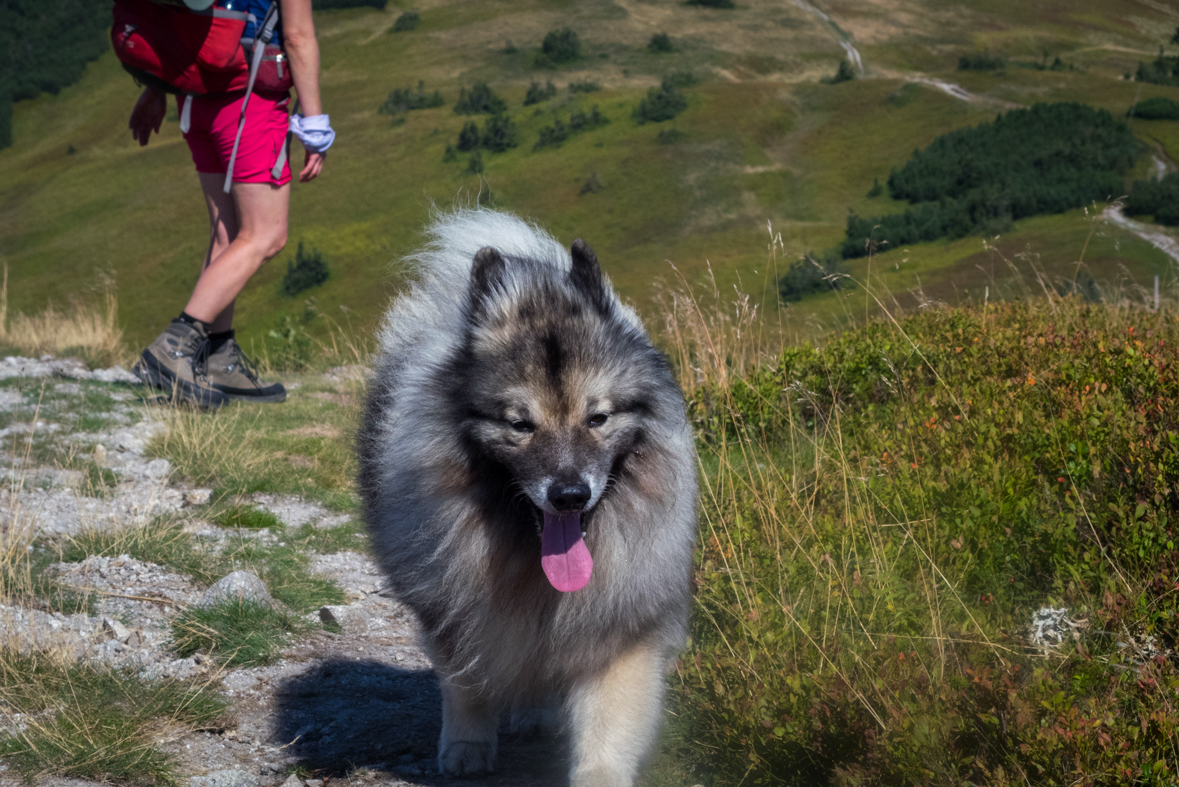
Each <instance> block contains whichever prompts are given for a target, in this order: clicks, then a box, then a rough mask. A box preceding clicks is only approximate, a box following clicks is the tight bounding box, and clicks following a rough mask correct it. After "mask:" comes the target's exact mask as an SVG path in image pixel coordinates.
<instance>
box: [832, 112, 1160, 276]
mask: <svg viewBox="0 0 1179 787" xmlns="http://www.w3.org/2000/svg"><path fill="white" fill-rule="evenodd" d="M1141 148H1142V146H1141V143H1139V142H1138V141H1137V140H1135V139H1134V135H1133V134H1132V133H1131V132H1130V130H1129V129H1128V128H1127V127H1126V124H1125V123H1123V122H1121V121H1119V120H1115V119H1114V118H1113V116H1112V115H1110V114H1109V113H1108V112H1106V111H1104V110H1097V109H1093V108H1092V107H1089V106H1086V105H1084V104H1075V103H1060V104H1036V105H1035V106H1033V107H1031V108H1030V109H1016V110H1012V111H1010V112H1007V113H1006V114H1003V115H1000V116H999V117H998V118H996V119H995V121H994V122H992V123H983V124H981V125H979V126H975V127H973V128H968V129H962V130H960V131H954V132H951V133H949V134H944V135H942V136H940V137H938V138H937V139H936V140H934V142H933V144H931V145H930V146H929V147H927V148H925V149H924V150H918V151H914V153H913V156H912V158H910V159H909V161H908V162H907V163H906V164H905V165H904V166H903V167H901V168H900V169H899V170H896V169H894V170H893V171H892V174H890V175H889V178H888V188H889V191H890V192H891V194H892V197H893V199H903V200H908V201H909V202H910V203H912V204H913V205H914V207H912V208H909V209H907V210H906V211H905V212H904V213H900V214H893V215H889V216H877V217H872V218H861V217H860V216H858V215H856V214H854V213H853V214H851V215H849V216H848V220H847V237H846V240H845V241H844V243H843V247H842V253H843V256H844V257H861V256H864V255H865V254H867V253H868V251H869V248H870V246H869V243H868V241H869V240H871V241H872V242H873V243H874V244H876V245H878V246H883V247H884V248H897V247H898V246H901V245H903V244H907V243H915V242H919V241H928V240H935V239H937V238H942V237H951V238H959V237H962V236H964V235H967V234H969V233H971V232H973V231H975V230H976V229H983V230H985V229H987V228H988V227H991V226H993V225H994V224H995V223H997V222H998V223H1004V224H1006V223H1009V222H1010V221H1011V220H1013V219H1021V218H1024V217H1027V216H1035V215H1038V214H1044V213H1060V212H1063V211H1066V210H1070V209H1073V208H1077V207H1080V206H1082V205H1085V204H1088V203H1090V202H1092V201H1095V200H1105V199H1108V198H1109V197H1111V196H1116V195H1117V194H1119V193H1120V192H1121V190H1122V188H1123V183H1124V180H1123V179H1124V176H1125V173H1126V172H1127V170H1129V169H1130V167H1131V166H1133V164H1134V161H1135V160H1136V159H1137V158H1138V155H1139V153H1140V152H1141ZM884 244H887V245H884Z"/></svg>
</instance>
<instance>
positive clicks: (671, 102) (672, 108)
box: [632, 77, 688, 125]
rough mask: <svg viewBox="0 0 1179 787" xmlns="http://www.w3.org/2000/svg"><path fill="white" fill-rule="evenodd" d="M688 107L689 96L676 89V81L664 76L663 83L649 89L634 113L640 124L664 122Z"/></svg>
mask: <svg viewBox="0 0 1179 787" xmlns="http://www.w3.org/2000/svg"><path fill="white" fill-rule="evenodd" d="M687 108H688V99H687V97H685V96H684V94H683V93H681V92H680V91H679V90H677V89H676V86H675V83H674V82H673V81H672V80H671V79H669V78H667V77H664V78H663V83H662V84H661V85H660V86H659V87H653V88H651V89H650V90H648V91H647V97H646V98H644V99H643V100H642V101H640V102H639V105H638V106H637V107H635V110H634V112H633V113H632V114H633V117H634V119H635V120H636V121H637V122H638V123H639V124H640V125H641V124H643V123H662V122H663V121H665V120H671V119H672V118H674V117H675V116H676V115H678V114H680V113H681V112H683V111H684V110H685V109H687Z"/></svg>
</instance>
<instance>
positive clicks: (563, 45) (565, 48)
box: [540, 27, 581, 65]
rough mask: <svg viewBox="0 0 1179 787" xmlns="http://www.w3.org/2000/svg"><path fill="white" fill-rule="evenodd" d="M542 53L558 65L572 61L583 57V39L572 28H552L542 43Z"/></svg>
mask: <svg viewBox="0 0 1179 787" xmlns="http://www.w3.org/2000/svg"><path fill="white" fill-rule="evenodd" d="M540 52H541V54H542V55H543V56H544V57H545V58H547V59H548V60H549V61H550V62H552V63H555V64H557V65H562V64H564V63H572V62H573V61H574V60H576V59H577V58H579V57H581V39H580V38H578V37H577V33H575V32H574V31H573V30H572V29H571V28H568V27H564V28H561V29H559V30H550V31H549V32H548V33H546V34H545V37H544V41H543V42H542V43H541V45H540Z"/></svg>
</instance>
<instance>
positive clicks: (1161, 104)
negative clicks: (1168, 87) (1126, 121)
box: [1126, 96, 1179, 120]
mask: <svg viewBox="0 0 1179 787" xmlns="http://www.w3.org/2000/svg"><path fill="white" fill-rule="evenodd" d="M1126 114H1127V115H1128V116H1132V117H1136V118H1138V119H1139V120H1179V101H1175V100H1174V99H1170V98H1167V97H1166V96H1155V97H1154V98H1148V99H1146V100H1145V101H1139V102H1138V103H1137V104H1135V105H1134V106H1132V107H1130V109H1129V110H1128V111H1127V112H1126Z"/></svg>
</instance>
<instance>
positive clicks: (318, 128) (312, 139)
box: [291, 114, 336, 153]
mask: <svg viewBox="0 0 1179 787" xmlns="http://www.w3.org/2000/svg"><path fill="white" fill-rule="evenodd" d="M291 133H292V134H294V135H295V136H296V137H298V138H299V141H300V142H302V143H303V147H305V148H307V149H308V150H310V151H311V152H312V153H326V152H327V149H328V148H330V147H331V146H332V143H333V142H335V141H336V132H334V131H332V127H331V125H330V124H329V123H328V116H327V115H312V116H311V117H306V118H305V117H303V116H302V115H299V114H294V115H291Z"/></svg>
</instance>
